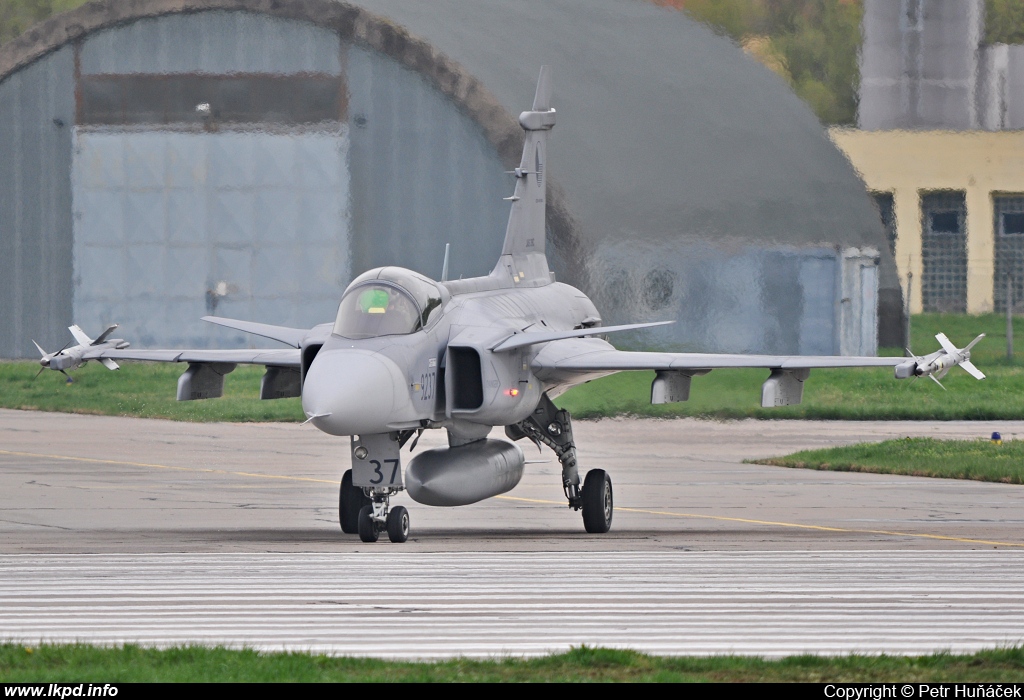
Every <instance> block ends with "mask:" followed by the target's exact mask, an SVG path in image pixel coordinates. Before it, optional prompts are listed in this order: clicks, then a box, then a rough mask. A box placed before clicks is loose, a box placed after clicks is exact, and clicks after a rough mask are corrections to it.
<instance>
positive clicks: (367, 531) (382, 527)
mask: <svg viewBox="0 0 1024 700" xmlns="http://www.w3.org/2000/svg"><path fill="white" fill-rule="evenodd" d="M389 495H390V494H387V495H380V494H374V498H373V501H372V503H370V504H369V505H365V506H363V507H362V508H360V509H359V515H358V522H357V529H358V531H359V539H360V540H362V541H363V542H376V541H377V540H378V539H379V538H380V535H381V533H382V532H386V533H388V539H389V540H391V541H392V542H395V543H399V542H405V541H406V540H407V539H409V510H408V509H407V508H406V507H405V506H395V507H394V508H390V509H389V508H388V496H389Z"/></svg>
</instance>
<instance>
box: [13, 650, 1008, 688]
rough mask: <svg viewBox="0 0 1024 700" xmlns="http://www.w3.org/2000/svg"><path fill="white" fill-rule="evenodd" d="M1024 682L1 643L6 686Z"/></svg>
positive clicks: (794, 659) (989, 666) (915, 667)
mask: <svg viewBox="0 0 1024 700" xmlns="http://www.w3.org/2000/svg"><path fill="white" fill-rule="evenodd" d="M380 681H386V682H413V683H420V682H441V683H450V682H509V681H512V682H580V681H595V682H596V681H601V682H609V681H611V682H614V681H630V682H636V681H653V682H679V681H693V682H700V681H704V682H706V681H715V682H815V683H820V682H846V683H850V682H874V683H880V682H886V681H892V682H927V683H935V682H989V683H992V682H1018V683H1019V682H1024V648H1022V647H1019V646H1018V647H1011V648H1006V649H994V650H988V651H981V652H978V653H975V654H948V653H942V654H933V655H929V656H888V655H880V656H859V655H851V656H837V657H827V656H813V655H802V656H791V657H787V658H784V659H780V660H765V659H762V658H757V657H739V656H709V657H687V656H680V657H662V656H649V655H647V654H640V653H638V652H635V651H628V650H616V649H604V648H594V647H586V646H584V647H576V648H573V649H572V650H571V651H569V652H566V653H563V654H553V655H550V656H543V657H537V658H502V659H496V660H472V659H464V658H457V659H451V660H446V661H437V662H419V663H418V662H408V661H385V660H381V659H370V658H355V657H332V656H324V655H315V654H304V653H296V652H287V653H285V652H281V653H270V652H257V651H253V650H232V649H225V648H223V647H214V648H206V647H198V646H187V647H177V648H171V649H151V648H145V647H140V646H135V645H125V646H119V647H112V648H105V647H95V646H89V645H81V644H76V645H40V646H35V647H25V646H23V645H19V644H6V645H0V682H6V683H12V682H19V683H26V682H36V683H39V682H45V683H56V682H65V683H66V682H83V683H84V682H91V683H116V682H123V683H131V682H134V683H138V682H143V683H145V682H190V683H196V682H199V683H205V682H243V683H244V682H252V683H266V682H277V683H280V682H304V683H309V682H380Z"/></svg>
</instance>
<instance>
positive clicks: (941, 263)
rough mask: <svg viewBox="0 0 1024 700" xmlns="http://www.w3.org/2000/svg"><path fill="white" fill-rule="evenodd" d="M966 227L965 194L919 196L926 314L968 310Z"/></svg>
mask: <svg viewBox="0 0 1024 700" xmlns="http://www.w3.org/2000/svg"><path fill="white" fill-rule="evenodd" d="M966 223H967V205H966V197H965V194H964V192H933V193H929V194H923V195H921V259H922V262H923V263H924V273H923V275H922V277H921V302H922V304H923V306H924V310H925V311H941V312H956V313H963V312H965V311H966V310H967V225H966Z"/></svg>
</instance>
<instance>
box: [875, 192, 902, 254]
mask: <svg viewBox="0 0 1024 700" xmlns="http://www.w3.org/2000/svg"><path fill="white" fill-rule="evenodd" d="M871 197H872V199H874V201H875V208H876V209H878V217H879V218H880V219H881V220H882V228H883V229H884V230H885V240H886V241H887V242H888V243H889V252H890V253H892V255H893V257H896V208H895V203H894V202H893V197H892V192H872V193H871Z"/></svg>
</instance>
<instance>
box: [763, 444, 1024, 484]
mask: <svg viewBox="0 0 1024 700" xmlns="http://www.w3.org/2000/svg"><path fill="white" fill-rule="evenodd" d="M748 461H749V462H751V463H753V464H770V465H774V466H776V467H792V468H796V469H820V470H827V471H840V472H871V473H874V474H903V475H906V476H929V477H935V478H940V479H971V480H974V481H995V482H1000V483H1004V484H1024V440H1012V441H1009V442H1004V443H1002V444H1001V445H1000V444H995V443H992V442H991V441H988V440H936V439H933V438H902V439H899V440H886V441H885V442H879V443H863V444H858V445H849V446H847V447H833V448H830V449H826V450H806V451H804V452H797V453H795V454H791V455H788V456H786V457H775V458H771V459H758V460H748Z"/></svg>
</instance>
